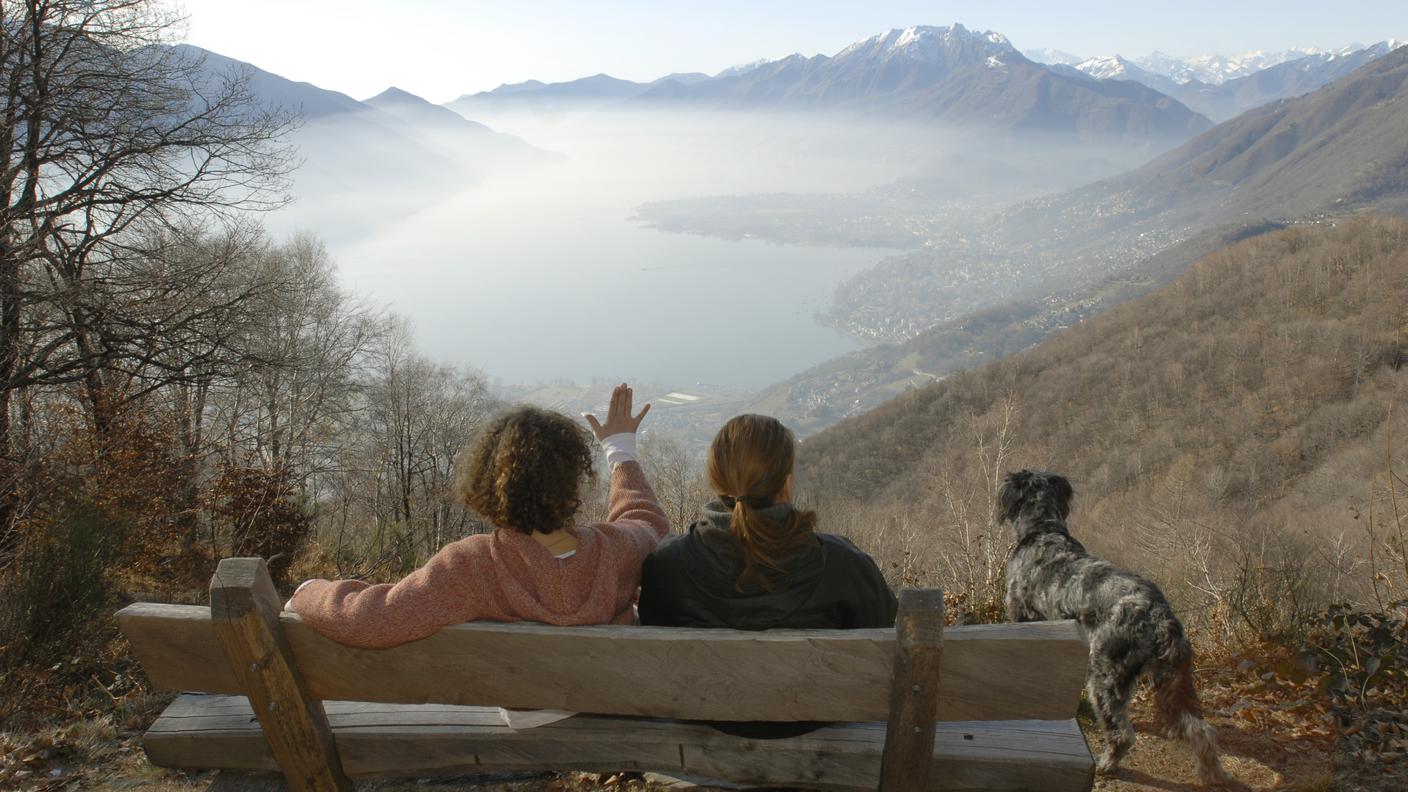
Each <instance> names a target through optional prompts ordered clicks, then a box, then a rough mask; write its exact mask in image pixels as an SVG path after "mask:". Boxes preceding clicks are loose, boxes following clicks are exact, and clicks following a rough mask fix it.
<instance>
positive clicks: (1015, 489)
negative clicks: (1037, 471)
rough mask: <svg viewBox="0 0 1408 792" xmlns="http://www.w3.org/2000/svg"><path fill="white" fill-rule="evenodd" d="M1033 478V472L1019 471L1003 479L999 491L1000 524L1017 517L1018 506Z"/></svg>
mask: <svg viewBox="0 0 1408 792" xmlns="http://www.w3.org/2000/svg"><path fill="white" fill-rule="evenodd" d="M1031 478H1032V474H1031V471H1029V470H1019V471H1017V472H1016V473H1008V474H1007V476H1006V477H1005V478H1003V479H1002V486H1001V487H998V489H997V519H998V521H999V522H1007V521H1010V520H1012V519H1013V518H1015V517H1016V516H1017V504H1018V503H1020V502H1021V500H1022V495H1023V493H1024V491H1025V490H1026V488H1027V485H1028V484H1029V483H1030V482H1031Z"/></svg>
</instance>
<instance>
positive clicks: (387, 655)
mask: <svg viewBox="0 0 1408 792" xmlns="http://www.w3.org/2000/svg"><path fill="white" fill-rule="evenodd" d="M117 620H118V623H119V625H120V626H121V628H122V632H123V634H124V635H126V636H127V639H128V641H129V642H130V643H131V645H132V651H133V653H134V654H135V655H136V657H137V659H138V660H139V661H140V662H141V664H142V668H143V669H144V670H145V671H146V672H147V675H148V676H149V677H150V678H151V680H152V682H153V683H155V684H156V685H157V686H159V687H161V688H164V689H168V690H185V691H194V692H203V693H228V694H242V693H243V692H244V691H243V689H242V687H241V684H240V682H239V680H238V679H237V678H236V675H235V674H234V672H233V670H232V669H231V666H230V662H229V661H228V660H227V659H226V655H225V651H224V649H223V648H222V645H221V643H220V641H219V640H217V638H216V635H215V632H214V627H213V623H212V622H213V620H212V616H211V609H210V608H208V607H203V606H193V605H160V604H151V603H136V604H134V605H130V606H128V607H126V608H124V609H123V610H122V611H121V612H119V613H118V614H117ZM279 621H280V626H281V627H282V631H283V633H284V635H285V637H286V639H287V641H288V644H289V647H290V648H291V650H292V654H293V657H294V660H295V665H296V666H297V668H298V671H299V673H300V674H301V675H302V677H303V682H304V684H305V685H306V686H307V690H308V694H309V695H310V696H311V697H313V698H315V699H334V700H351V701H374V702H383V703H400V704H429V703H435V704H467V705H480V706H495V705H497V706H504V707H511V708H518V709H534V708H543V709H565V710H574V711H578V712H593V713H600V714H608V715H637V716H649V717H662V718H682V719H700V720H707V719H716V720H772V721H798V720H827V721H876V720H885V719H886V718H887V717H888V715H889V711H890V679H891V675H892V672H893V670H894V655H895V645H896V638H895V632H894V631H893V630H889V629H874V630H769V631H767V632H745V631H738V630H702V629H683V628H667V627H628V626H601V627H551V626H545V625H539V624H501V623H489V622H479V623H471V624H461V625H455V626H452V627H447V628H445V629H443V630H441V631H440V632H439V633H437V634H435V635H433V636H431V637H429V638H426V639H424V640H420V641H416V642H413V643H409V644H405V645H402V646H398V647H394V648H391V649H376V650H369V649H355V648H352V647H348V646H343V645H341V644H338V643H335V642H333V641H330V640H328V639H326V638H324V637H322V636H321V635H319V634H318V633H317V632H315V631H314V630H313V629H312V628H311V627H309V626H308V625H307V624H305V623H304V622H303V621H302V620H301V619H300V618H299V617H298V616H297V615H296V614H293V613H288V612H285V613H283V614H281V615H280V616H279ZM1086 657H1087V648H1086V644H1085V641H1084V638H1083V635H1082V633H1081V630H1080V628H1079V626H1078V625H1076V623H1075V622H1036V623H1029V624H993V625H971V626H953V627H947V628H945V629H944V631H943V665H942V672H941V675H940V682H939V705H938V717H939V720H1064V719H1067V718H1070V717H1071V716H1072V714H1073V713H1074V712H1075V711H1076V706H1077V704H1078V703H1079V701H1080V692H1081V688H1082V687H1083V685H1084V683H1085V673H1086Z"/></svg>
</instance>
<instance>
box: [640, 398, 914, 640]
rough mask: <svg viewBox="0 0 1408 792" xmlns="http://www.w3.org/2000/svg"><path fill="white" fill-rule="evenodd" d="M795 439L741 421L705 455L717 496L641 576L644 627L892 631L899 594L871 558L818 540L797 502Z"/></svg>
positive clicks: (761, 420) (772, 426) (772, 424)
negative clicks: (893, 591) (875, 629)
mask: <svg viewBox="0 0 1408 792" xmlns="http://www.w3.org/2000/svg"><path fill="white" fill-rule="evenodd" d="M796 445H797V444H796V440H795V439H794V438H793V436H792V432H791V431H789V430H788V429H787V427H785V426H783V425H782V423H781V422H780V421H778V420H777V419H776V418H769V417H768V416H765V415H740V416H738V417H736V418H734V419H732V420H730V421H729V422H728V423H726V424H724V427H723V428H722V429H720V430H719V433H718V434H717V435H715V436H714V441H713V443H712V444H711V445H710V446H709V460H708V473H709V484H710V486H711V487H712V489H713V491H714V492H715V493H716V494H717V495H718V498H717V499H716V500H713V501H710V502H709V503H708V504H706V505H705V506H704V512H703V516H702V518H701V519H699V520H697V521H696V522H695V523H694V524H692V525H690V526H689V530H688V532H687V533H685V534H683V535H677V536H672V537H669V538H667V539H665V540H664V541H663V542H661V543H660V544H659V545H658V546H657V547H656V549H655V551H654V552H653V553H651V554H650V556H648V557H647V558H646V560H645V565H644V568H643V569H642V571H641V592H640V605H639V608H640V620H641V623H642V624H654V625H665V626H676V627H732V628H734V629H740V630H765V629H768V628H772V627H793V628H839V629H854V628H860V627H889V626H891V625H893V624H894V621H895V595H894V594H892V593H891V592H890V589H889V587H888V586H887V585H886V584H885V578H884V577H883V576H882V575H881V574H880V569H879V568H878V567H876V565H875V562H874V561H873V560H872V559H871V558H870V556H868V555H866V554H865V553H863V552H861V551H860V549H859V548H857V547H856V546H855V545H853V544H851V542H850V541H849V540H847V539H845V538H842V537H840V536H834V535H832V534H825V533H817V532H816V530H815V528H816V513H815V512H812V511H806V510H803V509H798V508H797V507H796V506H795V505H793V503H792V463H793V459H794V458H795V456H796Z"/></svg>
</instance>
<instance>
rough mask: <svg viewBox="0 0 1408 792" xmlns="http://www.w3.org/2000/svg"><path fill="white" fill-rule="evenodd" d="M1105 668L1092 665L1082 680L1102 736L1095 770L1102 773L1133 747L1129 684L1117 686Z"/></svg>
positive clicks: (1116, 765)
mask: <svg viewBox="0 0 1408 792" xmlns="http://www.w3.org/2000/svg"><path fill="white" fill-rule="evenodd" d="M1112 671H1113V669H1109V668H1092V669H1091V672H1090V679H1089V680H1088V681H1087V682H1086V692H1087V694H1088V695H1089V696H1090V704H1091V706H1092V707H1093V708H1094V709H1095V719H1096V722H1097V723H1098V724H1099V725H1100V730H1101V732H1103V733H1104V735H1105V751H1104V752H1103V753H1102V754H1101V755H1100V761H1099V762H1098V763H1097V764H1096V766H1095V769H1096V770H1097V771H1098V772H1100V773H1101V774H1104V775H1109V774H1112V773H1114V772H1115V771H1116V770H1118V769H1119V766H1120V761H1121V760H1122V759H1124V757H1125V754H1128V753H1129V749H1131V748H1133V747H1134V725H1133V724H1132V723H1130V722H1129V693H1130V687H1131V686H1130V685H1121V684H1120V680H1119V679H1118V678H1117V677H1116V675H1115V674H1114V673H1112Z"/></svg>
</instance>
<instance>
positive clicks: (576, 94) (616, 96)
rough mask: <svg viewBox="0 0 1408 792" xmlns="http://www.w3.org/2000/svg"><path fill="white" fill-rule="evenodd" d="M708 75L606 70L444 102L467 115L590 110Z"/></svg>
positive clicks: (696, 80)
mask: <svg viewBox="0 0 1408 792" xmlns="http://www.w3.org/2000/svg"><path fill="white" fill-rule="evenodd" d="M709 79H712V78H710V76H709V75H707V74H702V73H698V72H688V73H678V74H667V75H665V76H664V77H661V78H660V79H658V80H653V81H651V82H648V83H638V82H632V81H630V80H621V79H617V78H615V77H612V76H610V75H608V74H594V75H592V76H591V77H583V78H581V79H579V80H571V81H569V82H560V83H544V82H539V81H538V80H528V81H527V82H521V83H512V84H504V85H500V86H499V87H498V88H495V89H494V90H492V91H480V92H479V93H475V94H465V95H464V96H461V97H459V98H458V99H454V100H452V101H449V102H446V103H445V107H448V108H450V109H451V110H453V111H455V112H457V113H461V114H463V115H465V116H470V117H490V116H494V115H498V114H501V113H511V112H519V113H521V112H533V113H567V112H591V111H594V110H600V109H602V108H604V107H609V106H611V105H615V104H618V103H620V102H624V101H626V100H628V99H633V98H635V97H637V96H640V95H641V94H643V93H645V92H646V91H649V90H650V89H651V88H654V87H656V86H659V85H664V84H666V83H677V84H680V85H689V84H692V83H697V82H703V81H706V80H709Z"/></svg>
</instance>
